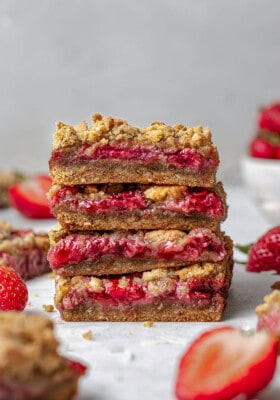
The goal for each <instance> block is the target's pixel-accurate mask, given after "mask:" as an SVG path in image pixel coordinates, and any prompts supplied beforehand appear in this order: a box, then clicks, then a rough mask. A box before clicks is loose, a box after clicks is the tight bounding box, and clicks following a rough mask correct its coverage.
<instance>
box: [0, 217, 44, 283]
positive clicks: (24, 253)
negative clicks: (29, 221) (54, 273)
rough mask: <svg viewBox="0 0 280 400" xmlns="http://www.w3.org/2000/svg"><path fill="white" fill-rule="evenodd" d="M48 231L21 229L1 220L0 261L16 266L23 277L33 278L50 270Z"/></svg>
mask: <svg viewBox="0 0 280 400" xmlns="http://www.w3.org/2000/svg"><path fill="white" fill-rule="evenodd" d="M48 250H49V237H48V234H47V233H43V232H42V233H36V232H34V231H33V230H32V229H19V228H15V227H13V226H11V225H10V224H9V223H8V222H6V221H0V263H2V264H5V265H8V266H9V267H12V268H14V269H15V270H16V271H17V272H18V273H19V275H20V276H21V277H22V278H23V279H26V280H27V279H31V278H34V277H36V276H40V275H42V274H44V273H46V272H49V271H50V266H49V262H48V260H47V253H48Z"/></svg>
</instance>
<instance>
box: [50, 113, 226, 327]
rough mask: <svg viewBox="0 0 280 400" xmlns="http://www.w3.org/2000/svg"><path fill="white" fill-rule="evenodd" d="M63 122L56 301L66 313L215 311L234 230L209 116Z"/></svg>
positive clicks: (56, 207) (56, 159)
mask: <svg viewBox="0 0 280 400" xmlns="http://www.w3.org/2000/svg"><path fill="white" fill-rule="evenodd" d="M92 121H93V123H92V126H90V127H89V126H88V125H87V123H86V122H82V123H81V124H79V125H77V126H71V125H66V124H64V123H61V122H60V123H58V124H57V129H56V131H55V133H54V136H53V146H52V154H51V158H50V162H49V166H50V174H51V176H52V179H53V186H52V188H51V190H50V192H49V194H48V198H49V204H50V208H51V210H52V212H53V214H54V215H55V216H56V218H57V220H58V224H57V225H56V226H55V227H53V229H51V231H50V232H49V237H50V250H49V253H48V259H49V262H50V266H51V268H52V269H53V270H54V271H56V280H55V282H56V283H55V305H56V307H57V309H58V310H59V312H60V315H61V318H62V319H63V320H65V321H218V320H220V319H221V318H222V314H223V311H224V309H225V306H226V302H227V297H228V291H229V287H230V283H231V277H232V268H233V259H232V252H233V250H232V240H231V239H230V237H229V236H227V235H225V233H224V232H222V230H221V223H222V222H223V221H224V220H225V218H226V217H227V204H226V194H225V192H224V189H223V185H222V183H221V182H217V180H216V173H217V169H218V165H219V156H218V151H217V147H216V146H215V145H214V144H213V142H212V138H211V132H210V131H209V129H208V128H204V127H201V126H198V127H186V126H183V125H175V126H173V127H171V126H168V125H166V124H164V123H159V122H155V123H152V124H151V125H150V126H149V127H147V128H144V129H139V128H136V127H133V126H131V125H129V124H128V123H127V122H126V121H124V120H121V119H114V118H111V117H107V118H103V117H102V116H101V115H100V114H95V115H93V117H92Z"/></svg>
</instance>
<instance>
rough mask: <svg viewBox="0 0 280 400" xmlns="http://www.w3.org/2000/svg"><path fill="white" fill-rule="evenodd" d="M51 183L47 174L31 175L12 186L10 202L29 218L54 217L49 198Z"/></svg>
mask: <svg viewBox="0 0 280 400" xmlns="http://www.w3.org/2000/svg"><path fill="white" fill-rule="evenodd" d="M51 185H52V180H51V178H50V177H49V176H47V175H37V176H34V177H29V178H27V179H25V180H24V181H22V182H19V183H17V184H15V185H13V186H11V187H10V189H9V199H10V204H11V205H12V206H13V207H15V208H16V209H17V210H18V211H19V212H20V213H21V214H23V215H25V216H26V217H28V218H54V216H53V215H52V213H51V211H50V208H49V204H48V200H47V192H48V191H49V190H50V188H51Z"/></svg>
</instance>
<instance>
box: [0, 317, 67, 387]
mask: <svg viewBox="0 0 280 400" xmlns="http://www.w3.org/2000/svg"><path fill="white" fill-rule="evenodd" d="M0 341H1V346H0V372H1V373H3V374H5V375H6V374H8V375H9V376H10V377H11V378H14V379H18V380H22V381H25V380H31V379H32V378H33V379H34V378H35V377H36V376H38V374H52V373H53V372H54V371H55V370H57V369H58V368H59V367H60V365H61V362H62V359H61V357H60V356H59V354H58V353H57V348H58V344H59V343H58V341H57V339H56V338H55V336H54V332H53V325H52V322H51V321H50V320H48V319H47V318H45V317H43V316H40V315H33V314H26V313H20V312H14V311H5V312H1V313H0Z"/></svg>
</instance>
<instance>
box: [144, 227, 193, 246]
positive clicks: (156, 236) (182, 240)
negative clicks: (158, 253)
mask: <svg viewBox="0 0 280 400" xmlns="http://www.w3.org/2000/svg"><path fill="white" fill-rule="evenodd" d="M186 237H187V234H186V233H185V232H184V231H180V230H177V229H168V230H164V229H157V230H153V231H148V232H146V233H145V239H146V240H147V241H148V242H149V243H150V244H153V245H158V244H161V243H167V242H172V243H175V244H176V245H182V246H184V245H185V244H186Z"/></svg>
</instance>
